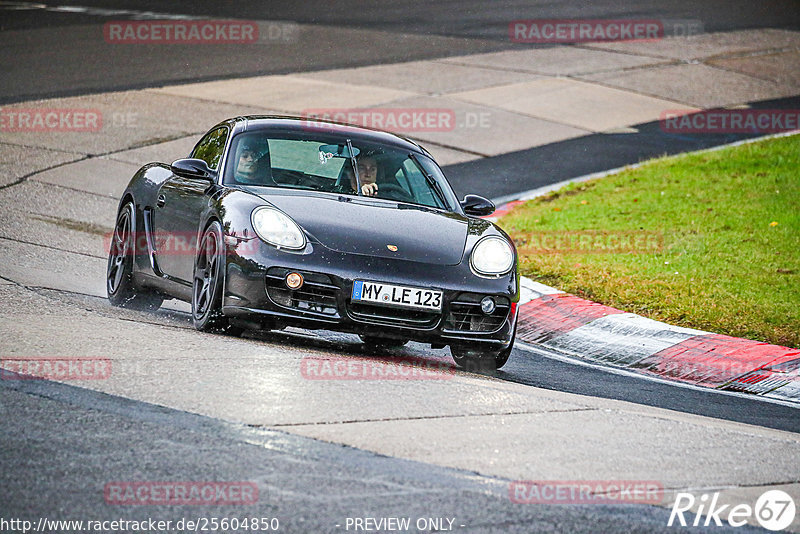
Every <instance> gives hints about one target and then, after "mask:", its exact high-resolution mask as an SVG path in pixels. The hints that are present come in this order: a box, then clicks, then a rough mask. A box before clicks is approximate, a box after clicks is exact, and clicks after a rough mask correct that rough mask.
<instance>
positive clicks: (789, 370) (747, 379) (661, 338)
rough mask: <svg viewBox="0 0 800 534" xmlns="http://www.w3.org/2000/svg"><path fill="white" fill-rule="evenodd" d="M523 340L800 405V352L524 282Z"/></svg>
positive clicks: (521, 307)
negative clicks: (668, 321)
mask: <svg viewBox="0 0 800 534" xmlns="http://www.w3.org/2000/svg"><path fill="white" fill-rule="evenodd" d="M520 286H521V289H520V292H521V295H520V302H519V322H518V324H517V339H518V340H520V341H523V342H526V343H530V344H535V345H538V346H540V347H543V348H547V349H549V350H552V351H555V352H557V353H560V354H563V355H567V356H570V357H573V358H580V359H583V360H589V361H593V362H597V363H601V364H605V365H612V366H615V367H624V368H626V369H628V370H630V371H634V372H637V373H640V374H643V375H649V376H656V377H660V378H665V379H668V380H677V381H679V382H684V383H689V384H693V385H695V386H702V387H709V388H716V389H721V390H725V391H738V392H745V393H753V394H756V395H762V396H765V397H770V398H775V399H781V400H788V401H792V402H800V349H792V348H789V347H782V346H779V345H770V344H768V343H761V342H758V341H751V340H749V339H741V338H736V337H730V336H723V335H720V334H713V333H711V332H704V331H702V330H694V329H692V328H682V327H679V326H672V325H669V324H666V323H661V322H658V321H654V320H652V319H648V318H646V317H642V316H640V315H636V314H634V313H625V312H623V311H622V310H618V309H616V308H612V307H610V306H604V305H602V304H598V303H596V302H591V301H589V300H585V299H582V298H580V297H576V296H575V295H570V294H568V293H564V292H562V291H559V290H557V289H554V288H552V287H548V286H545V285H543V284H540V283H538V282H534V281H532V280H530V279H528V278H525V277H522V280H521V284H520Z"/></svg>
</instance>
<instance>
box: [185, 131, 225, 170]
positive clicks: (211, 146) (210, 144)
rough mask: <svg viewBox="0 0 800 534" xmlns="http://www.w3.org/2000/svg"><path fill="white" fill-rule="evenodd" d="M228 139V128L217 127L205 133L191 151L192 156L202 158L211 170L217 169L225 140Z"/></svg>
mask: <svg viewBox="0 0 800 534" xmlns="http://www.w3.org/2000/svg"><path fill="white" fill-rule="evenodd" d="M226 139H228V128H226V127H224V126H223V127H222V128H217V129H216V130H214V131H213V132H210V133H209V134H208V135H206V136H205V137H204V138H203V139H202V140H201V141H200V143H198V145H197V147H196V148H195V149H194V152H192V157H193V158H197V159H202V160H203V161H205V162H206V163H207V164H208V168H209V169H211V170H217V167H218V166H219V161H220V160H221V159H222V152H223V151H224V150H225V140H226Z"/></svg>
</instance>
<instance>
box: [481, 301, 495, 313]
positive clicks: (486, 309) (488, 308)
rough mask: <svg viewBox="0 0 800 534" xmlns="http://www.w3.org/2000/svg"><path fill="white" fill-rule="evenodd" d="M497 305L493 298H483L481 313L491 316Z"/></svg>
mask: <svg viewBox="0 0 800 534" xmlns="http://www.w3.org/2000/svg"><path fill="white" fill-rule="evenodd" d="M495 308H497V305H496V304H495V303H494V299H493V298H492V297H483V300H482V301H481V311H482V312H483V313H485V314H486V315H491V314H492V313H493V312H494V310H495Z"/></svg>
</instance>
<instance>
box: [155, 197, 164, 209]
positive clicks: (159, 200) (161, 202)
mask: <svg viewBox="0 0 800 534" xmlns="http://www.w3.org/2000/svg"><path fill="white" fill-rule="evenodd" d="M166 203H167V197H166V196H164V195H163V194H162V195H158V201H157V202H156V206H158V207H159V208H163V207H164V204H166Z"/></svg>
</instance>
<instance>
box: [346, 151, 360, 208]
mask: <svg viewBox="0 0 800 534" xmlns="http://www.w3.org/2000/svg"><path fill="white" fill-rule="evenodd" d="M347 151H348V152H349V153H350V154H349V156H350V164H351V165H352V166H353V174H354V175H355V177H356V194H357V195H359V196H360V195H361V178H359V176H358V163H356V156H355V154H353V143H351V142H350V139H348V140H347Z"/></svg>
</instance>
